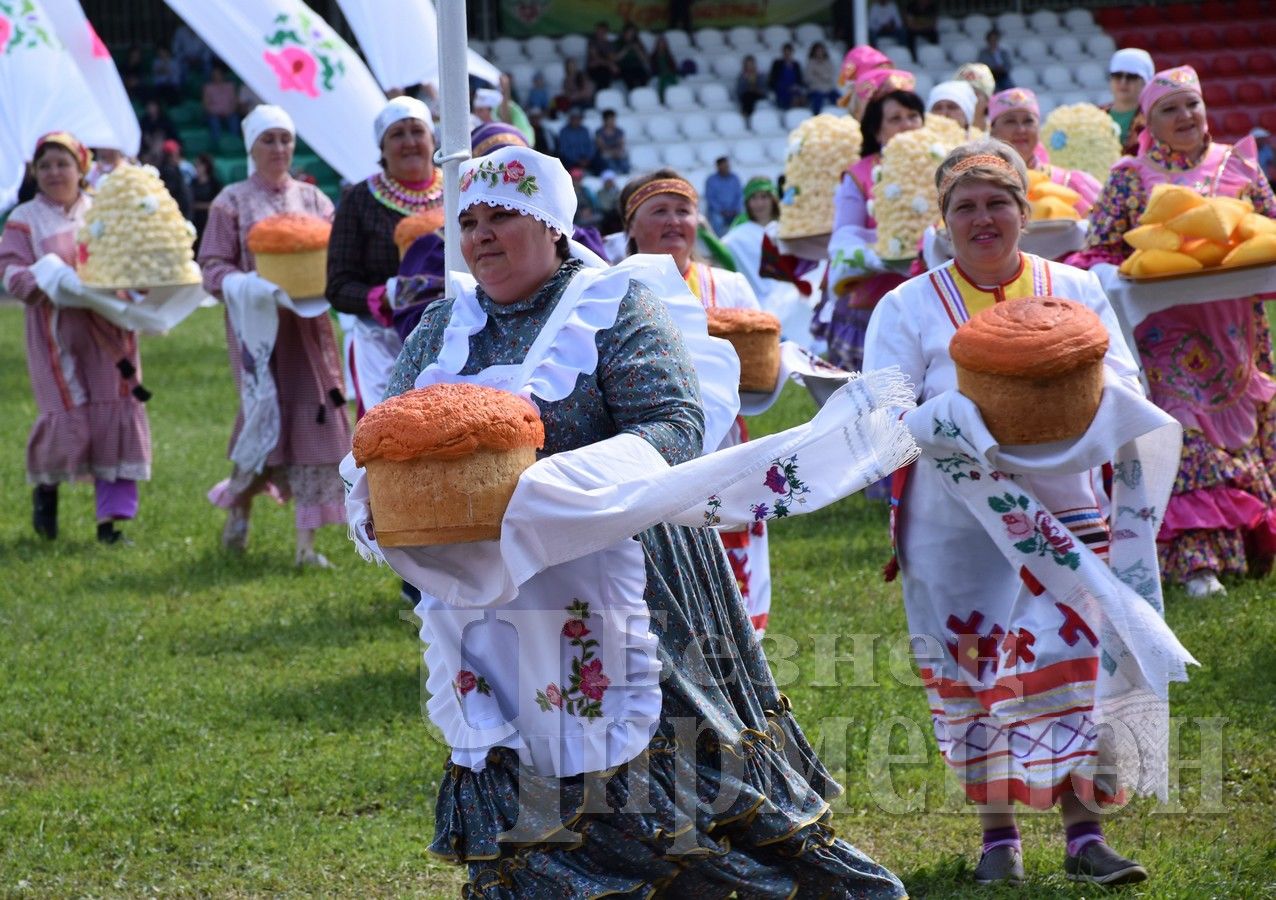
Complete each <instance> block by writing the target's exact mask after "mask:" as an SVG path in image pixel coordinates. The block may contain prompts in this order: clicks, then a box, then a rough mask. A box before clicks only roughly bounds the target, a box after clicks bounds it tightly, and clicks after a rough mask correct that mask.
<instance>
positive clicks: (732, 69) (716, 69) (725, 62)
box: [708, 56, 767, 85]
mask: <svg viewBox="0 0 1276 900" xmlns="http://www.w3.org/2000/svg"><path fill="white" fill-rule="evenodd" d="M755 58H756V57H755ZM708 66H709V68H710V70H711V71H712V72H713V74H714V75H715V76H717V77H718V78H721V79H723V80H724V81H726V82H727V83H729V84H732V85H734V84H735V80H736V77H737V76H738V75H739V74H740V58H739V57H737V56H715V57H714V58H713V59H711V60H708ZM758 71H759V72H762V73H763V77H764V78H765V77H766V71H767V70H766V69H763V68H762V60H761V59H758Z"/></svg>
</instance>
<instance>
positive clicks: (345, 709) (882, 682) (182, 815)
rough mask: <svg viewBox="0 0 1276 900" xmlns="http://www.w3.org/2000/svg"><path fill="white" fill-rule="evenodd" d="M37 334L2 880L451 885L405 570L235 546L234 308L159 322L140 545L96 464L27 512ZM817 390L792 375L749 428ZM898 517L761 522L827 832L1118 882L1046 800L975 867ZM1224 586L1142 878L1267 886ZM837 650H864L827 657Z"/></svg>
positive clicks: (48, 886) (282, 545) (776, 657)
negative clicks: (38, 522)
mask: <svg viewBox="0 0 1276 900" xmlns="http://www.w3.org/2000/svg"><path fill="white" fill-rule="evenodd" d="M23 346H24V345H23V337H22V312H21V309H20V308H17V307H14V306H5V307H2V308H0V392H2V393H0V396H3V397H4V399H5V407H4V408H5V410H6V412H7V413H8V414H7V415H6V416H5V418H4V421H3V424H0V447H2V448H3V452H0V473H2V474H3V477H2V478H0V492H2V493H0V500H3V508H4V509H5V510H7V512H6V513H5V515H4V516H3V517H2V518H0V570H2V571H3V579H4V588H3V590H0V896H6V897H8V896H14V897H28V896H29V897H63V896H65V897H71V896H74V897H84V896H92V897H122V896H130V897H131V896H140V895H151V894H164V895H175V896H194V895H199V896H217V897H221V896H256V895H265V894H297V895H302V894H305V895H316V894H320V895H341V896H384V897H398V896H418V897H430V898H433V897H448V896H456V895H457V892H458V889H459V886H460V884H461V881H462V873H461V872H460V871H459V870H458V869H456V868H455V867H453V866H450V865H448V864H444V863H441V862H439V861H437V860H435V859H433V858H432V857H431V856H430V855H429V853H428V852H427V851H426V846H427V844H428V843H429V840H430V836H431V833H432V830H433V806H434V795H435V791H436V788H437V784H438V776H439V773H440V769H441V762H442V760H443V758H444V752H443V750H442V749H441V748H440V747H439V746H438V745H437V744H436V743H435V742H434V740H433V739H432V737H431V732H430V731H429V729H428V728H427V726H426V723H425V722H424V720H423V718H422V715H421V708H422V705H423V699H422V693H421V687H420V686H421V683H422V682H423V673H422V671H421V665H420V648H419V645H418V641H417V638H416V634H415V628H414V626H413V625H412V624H411V622H410V621H408V620H407V619H406V617H405V615H404V607H403V606H402V604H401V603H400V601H399V599H398V587H397V581H396V579H395V578H394V577H393V575H392V574H391V573H390V572H389V571H388V570H386V569H377V568H375V567H373V566H371V565H368V564H365V563H363V562H362V561H361V560H360V559H359V558H358V557H357V556H356V555H355V554H354V552H353V551H352V548H351V546H350V545H349V543H348V542H347V540H346V537H345V534H344V533H343V532H342V531H340V530H338V529H327V530H326V531H325V532H324V533H322V534H321V536H320V540H319V548H320V549H321V550H322V551H323V552H324V553H325V554H326V555H327V556H328V557H329V558H331V559H332V560H334V561H335V562H336V564H337V568H336V569H335V570H334V571H329V572H315V571H306V572H297V571H295V570H294V569H293V568H292V566H291V561H292V518H291V512H290V510H287V509H282V508H276V507H274V506H273V505H272V506H269V507H268V506H267V504H266V503H264V502H259V504H258V508H257V510H256V517H255V519H254V522H253V533H252V539H251V546H250V549H249V552H248V554H247V555H246V556H245V557H243V558H232V557H227V556H226V555H224V554H223V553H222V551H221V550H220V549H219V546H218V535H219V532H220V528H221V522H222V517H221V514H220V513H219V511H217V510H215V509H214V508H213V507H212V506H210V505H209V504H208V503H207V501H206V500H205V499H204V493H205V491H206V490H207V489H208V487H209V486H211V485H212V483H213V482H215V481H217V480H218V479H220V478H221V477H223V476H224V475H225V474H226V471H227V463H226V461H225V442H226V438H227V435H228V432H229V426H230V423H231V420H232V417H233V414H234V408H235V396H234V389H233V387H232V383H231V380H230V376H229V371H228V369H227V366H226V359H225V350H224V333H223V329H222V318H221V313H220V311H217V310H201V311H199V312H198V313H197V314H196V315H195V316H194V317H193V318H192V319H190V320H189V321H187V322H186V323H185V324H183V325H182V326H181V328H180V329H178V331H177V332H175V333H174V334H173V335H170V336H167V337H163V338H146V339H144V340H143V349H142V354H143V361H144V364H145V381H146V384H147V385H148V387H150V388H151V389H152V390H153V391H154V393H155V397H154V399H153V400H152V401H151V403H150V415H151V426H152V429H153V436H154V447H155V471H154V480H153V481H152V482H150V483H149V484H148V485H145V486H144V487H143V489H142V513H141V517H140V519H139V520H138V521H137V522H136V523H134V524H132V525H131V526H130V527H129V528H128V529H127V533H128V534H129V536H130V537H131V538H132V539H133V540H135V541H136V545H135V546H133V547H101V546H99V545H98V544H97V543H96V542H95V540H94V539H93V536H94V527H93V520H92V491H91V488H89V487H88V486H76V487H73V488H71V489H69V490H68V489H64V491H63V495H62V504H61V529H62V536H61V537H60V538H59V540H58V541H56V542H53V543H49V542H45V541H43V540H38V539H37V538H36V537H35V536H34V534H33V532H32V530H31V524H30V517H31V513H30V488H29V487H28V486H27V485H26V483H25V477H24V465H23V447H24V443H25V440H26V435H27V430H28V428H29V427H30V424H31V421H32V419H33V417H34V414H35V410H34V403H33V401H32V398H31V394H30V390H29V386H28V384H27V376H26V371H25V360H24V352H23ZM813 409H814V407H813V406H812V404H811V403H810V401H809V400H808V399H807V398H806V397H805V395H804V394H802V393H801V392H800V391H799V390H797V389H795V388H792V387H791V388H790V389H789V390H788V391H787V393H786V394H785V396H784V398H783V401H782V402H781V403H780V404H779V405H778V406H777V408H775V409H773V410H772V411H771V412H770V413H769V414H768V415H767V416H766V417H763V418H762V419H760V420H758V421H756V422H755V423H754V430H755V431H756V432H759V433H762V432H767V431H773V430H776V429H779V428H784V427H788V426H790V425H793V424H797V423H798V422H800V421H803V420H804V419H805V418H807V417H809V416H810V414H811V413H812V412H813ZM885 522H886V516H885V510H884V509H883V508H881V507H879V506H873V505H870V504H868V503H866V502H865V501H863V500H862V499H860V498H858V497H853V498H850V499H848V500H846V501H843V502H841V503H839V504H837V505H835V506H833V507H830V508H828V509H825V510H823V511H821V512H818V513H815V514H813V515H809V516H804V517H800V518H797V519H793V520H790V521H786V522H784V523H781V524H780V525H779V526H778V527H776V528H775V529H774V530H773V531H772V541H771V547H772V551H771V552H772V565H773V570H774V575H775V601H774V607H773V611H772V629H771V633H770V634H771V636H772V637H773V638H774V640H769V641H768V643H767V645H766V646H767V649H768V653H769V654H770V657H771V660H772V664H773V667H774V668H775V671H776V675H777V678H778V679H779V680H780V681H781V682H782V684H783V687H784V690H785V692H786V693H787V694H788V695H789V696H790V697H791V698H792V700H793V704H794V707H795V709H796V712H797V716H798V719H799V720H800V721H801V722H802V723H803V725H804V726H805V727H806V728H807V730H808V733H809V734H810V735H811V736H812V738H813V739H814V740H815V741H817V742H822V746H823V753H824V756H825V759H826V761H827V762H828V763H829V765H830V768H832V769H834V770H835V771H836V772H837V773H838V774H839V777H840V778H841V779H842V780H843V783H844V784H845V785H846V787H847V792H846V794H845V795H844V796H843V797H842V798H840V799H839V800H838V801H837V803H836V810H837V818H836V824H837V826H838V831H839V833H840V834H841V835H843V836H844V837H846V838H847V839H849V840H850V841H852V842H853V843H855V844H857V845H858V846H860V847H861V848H862V849H864V850H865V851H867V852H868V853H870V854H871V855H873V856H874V857H875V858H877V859H878V860H879V861H881V862H882V863H884V864H886V865H888V866H889V867H890V868H891V869H893V870H894V871H895V872H897V873H898V874H899V875H900V876H901V877H902V878H903V880H904V882H905V884H907V885H908V887H909V889H910V891H911V893H912V894H913V896H916V897H966V896H972V895H975V894H976V893H978V894H979V895H980V896H992V897H996V896H1012V895H1016V896H1033V897H1070V898H1071V897H1083V896H1089V897H1093V896H1096V895H1097V894H1101V893H1103V891H1097V890H1095V889H1081V888H1077V887H1074V886H1072V885H1071V884H1069V883H1068V882H1067V881H1066V880H1065V879H1064V877H1063V874H1062V866H1061V861H1062V856H1063V844H1062V838H1061V832H1060V828H1059V826H1058V819H1057V816H1055V815H1053V814H1050V815H1031V816H1026V817H1025V818H1024V825H1025V835H1024V836H1025V851H1026V865H1027V868H1028V874H1029V878H1030V887H1029V888H1028V889H1027V890H1026V891H1025V892H1023V893H1015V892H1010V891H1001V892H999V891H989V892H977V891H976V889H975V887H974V885H973V883H972V882H971V881H970V870H971V868H972V867H973V864H974V856H975V853H976V849H977V841H978V836H979V826H978V822H977V819H976V818H975V817H974V816H973V815H971V814H970V811H969V808H967V807H965V806H963V804H961V803H960V801H959V799H954V797H953V794H952V785H951V782H949V780H948V779H947V777H946V774H945V768H944V765H943V763H942V762H941V761H940V760H939V758H938V754H937V752H936V750H935V748H934V742H933V740H932V738H931V736H930V725H929V717H928V714H927V711H926V705H925V702H924V697H923V693H922V690H921V688H920V687H917V686H915V685H914V684H910V683H907V678H902V677H898V676H900V675H902V674H905V673H906V672H907V664H906V662H905V658H904V656H903V649H904V646H905V644H904V640H903V639H904V634H905V622H904V614H903V609H902V605H901V602H900V596H899V587H898V585H888V584H884V583H883V582H882V581H881V579H880V577H879V569H880V566H881V563H882V562H883V561H884V559H885V557H886V556H887V538H886V531H885ZM1229 588H1230V594H1229V595H1228V597H1227V598H1225V599H1216V600H1209V601H1190V600H1188V599H1187V598H1186V597H1184V596H1183V595H1182V594H1181V593H1180V592H1177V591H1171V592H1170V594H1169V597H1168V615H1169V618H1170V621H1171V623H1172V624H1173V626H1174V627H1175V629H1176V630H1177V631H1178V633H1179V635H1180V636H1181V637H1182V639H1183V641H1184V643H1185V644H1186V645H1187V646H1188V647H1189V648H1190V649H1191V650H1192V651H1193V652H1194V653H1195V654H1196V656H1197V657H1198V658H1199V659H1200V661H1201V663H1202V667H1201V668H1200V669H1197V670H1195V671H1194V672H1193V680H1192V682H1191V683H1190V684H1187V685H1180V686H1176V687H1175V689H1174V693H1173V700H1174V707H1173V712H1174V714H1175V715H1176V716H1177V717H1180V719H1181V720H1182V722H1183V724H1182V728H1181V731H1180V733H1179V735H1178V739H1177V740H1176V742H1175V746H1174V749H1173V755H1174V763H1175V767H1176V772H1175V774H1173V775H1172V781H1173V782H1174V783H1175V784H1176V786H1177V789H1176V792H1175V802H1174V803H1173V804H1171V805H1170V806H1168V807H1163V806H1159V805H1158V804H1156V803H1154V802H1151V801H1148V800H1140V801H1136V802H1135V803H1133V804H1132V805H1131V806H1130V807H1129V808H1128V809H1127V810H1126V811H1125V812H1124V813H1123V814H1121V815H1120V816H1118V817H1117V818H1116V819H1115V820H1114V821H1113V822H1112V823H1111V824H1110V825H1109V826H1108V833H1109V836H1110V838H1111V840H1112V843H1113V844H1114V845H1115V846H1117V847H1118V848H1119V849H1121V850H1123V851H1125V852H1127V853H1129V854H1131V855H1133V856H1135V857H1137V858H1138V859H1139V860H1141V861H1142V862H1143V863H1144V864H1146V865H1147V866H1148V868H1149V869H1150V870H1151V871H1152V874H1153V879H1152V880H1151V881H1150V882H1148V883H1147V884H1146V885H1145V886H1142V887H1139V888H1135V889H1131V890H1129V891H1128V892H1127V894H1126V895H1127V896H1132V897H1176V898H1185V900H1186V898H1193V900H1195V898H1203V897H1220V898H1221V897H1237V898H1250V897H1261V896H1276V836H1274V834H1276V832H1274V826H1276V750H1274V749H1273V746H1272V744H1273V737H1272V735H1273V732H1274V730H1276V662H1273V656H1272V649H1273V647H1276V604H1274V603H1273V600H1274V595H1276V579H1270V578H1269V579H1268V580H1267V581H1264V582H1248V583H1243V584H1235V585H1229ZM834 650H836V652H837V653H840V654H842V655H844V656H854V657H855V659H854V660H853V661H847V662H843V663H840V664H838V665H837V666H836V667H835V668H833V667H832V663H831V657H832V656H833V651H834ZM1202 761H1203V763H1204V765H1203V766H1202V765H1200V763H1201V762H1202Z"/></svg>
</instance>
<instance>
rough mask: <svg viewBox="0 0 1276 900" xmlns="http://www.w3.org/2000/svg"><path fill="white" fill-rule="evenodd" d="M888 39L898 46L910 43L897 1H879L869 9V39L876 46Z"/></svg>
mask: <svg viewBox="0 0 1276 900" xmlns="http://www.w3.org/2000/svg"><path fill="white" fill-rule="evenodd" d="M882 38H888V39H889V40H892V41H894V42H895V43H897V44H907V43H908V32H907V30H905V28H904V17H903V16H902V15H900V12H899V7H898V6H897V5H896V4H895V0H877V2H876V3H874V4H873V5H872V6H870V7H869V8H868V39H869V41H870V42H871V43H872V44H873V45H874V46H876V45H878V44H880V43H881V42H882Z"/></svg>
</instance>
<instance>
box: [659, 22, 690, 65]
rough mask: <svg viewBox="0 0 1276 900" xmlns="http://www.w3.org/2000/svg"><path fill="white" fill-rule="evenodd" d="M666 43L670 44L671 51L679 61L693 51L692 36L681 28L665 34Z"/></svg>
mask: <svg viewBox="0 0 1276 900" xmlns="http://www.w3.org/2000/svg"><path fill="white" fill-rule="evenodd" d="M664 34H665V41H666V42H667V43H668V44H669V51H670V52H671V53H672V54H673V55H674V56H675V57H677V58H678V59H679V60H681V59H682V57H684V56H687V55H688V54H689V53H690V52H692V51H691V35H689V34H687V33H686V32H685V31H683V30H682V29H681V28H674V29H672V30H670V31H666V32H665V33H664Z"/></svg>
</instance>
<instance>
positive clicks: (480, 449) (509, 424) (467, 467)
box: [354, 384, 545, 547]
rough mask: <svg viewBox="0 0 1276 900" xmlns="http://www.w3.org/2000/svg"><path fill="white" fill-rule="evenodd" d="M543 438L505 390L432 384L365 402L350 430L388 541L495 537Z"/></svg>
mask: <svg viewBox="0 0 1276 900" xmlns="http://www.w3.org/2000/svg"><path fill="white" fill-rule="evenodd" d="M544 445H545V429H544V426H543V425H542V424H541V420H540V416H539V415H537V413H536V410H535V409H534V408H533V407H532V405H531V404H530V403H528V402H527V401H526V400H524V399H522V398H521V397H518V396H516V395H514V394H511V393H509V392H507V391H501V390H497V389H496V388H489V387H482V386H480V385H472V384H436V385H431V386H429V387H425V388H418V389H416V390H411V391H407V392H406V393H404V394H400V395H399V396H397V397H391V398H390V399H389V400H386V401H385V402H384V403H380V404H378V405H377V406H374V407H373V408H372V409H370V410H369V411H368V413H367V415H365V416H364V417H363V418H362V419H360V420H359V424H358V426H357V427H356V428H355V432H354V460H355V462H356V463H357V464H358V465H360V466H363V467H364V468H365V469H366V470H367V473H368V493H369V502H370V504H371V507H372V519H373V524H374V527H375V529H376V535H377V541H378V543H380V544H381V545H382V546H385V547H405V546H421V545H428V544H456V543H463V542H466V541H485V540H498V539H499V538H500V536H501V520H502V519H503V518H504V516H505V508H506V507H507V506H508V505H509V500H510V497H511V496H512V495H513V493H514V488H515V487H516V486H517V485H518V478H519V475H521V474H522V473H523V470H524V469H526V468H527V467H528V466H530V465H531V464H532V463H534V462H535V461H536V451H537V449H539V448H541V447H543V446H544Z"/></svg>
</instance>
